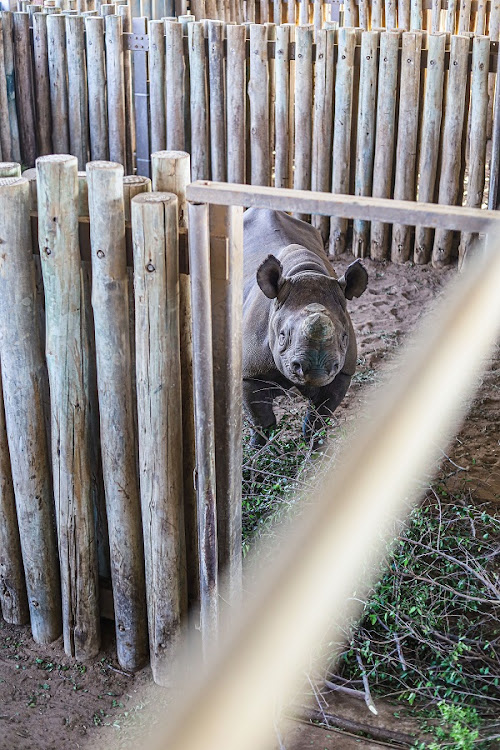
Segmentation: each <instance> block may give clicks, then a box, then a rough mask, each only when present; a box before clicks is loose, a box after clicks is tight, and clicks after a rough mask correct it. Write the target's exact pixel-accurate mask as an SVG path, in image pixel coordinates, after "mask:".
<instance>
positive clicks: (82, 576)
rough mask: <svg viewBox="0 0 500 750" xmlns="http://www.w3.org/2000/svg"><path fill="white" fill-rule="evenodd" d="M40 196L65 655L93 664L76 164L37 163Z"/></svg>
mask: <svg viewBox="0 0 500 750" xmlns="http://www.w3.org/2000/svg"><path fill="white" fill-rule="evenodd" d="M37 197H38V244H39V247H40V258H41V263H42V273H43V282H44V289H45V317H46V355H47V367H48V371H49V384H50V402H51V433H52V468H53V475H54V496H55V507H56V521H57V530H58V541H59V560H60V566H61V588H62V607H63V635H64V649H65V651H66V653H67V654H68V656H73V657H75V658H77V659H90V658H92V657H94V656H96V654H97V653H98V651H99V647H100V627H99V592H98V575H97V548H96V541H95V529H94V514H93V507H92V491H91V472H90V460H89V454H88V444H89V428H90V417H89V383H88V379H87V367H86V364H87V361H88V349H87V341H86V338H85V335H84V333H83V331H84V327H83V325H82V314H83V307H84V302H83V288H82V280H81V275H80V247H79V242H78V160H77V158H76V157H74V156H64V155H61V156H42V157H40V158H39V159H37Z"/></svg>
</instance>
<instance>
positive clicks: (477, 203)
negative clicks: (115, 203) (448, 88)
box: [458, 36, 490, 267]
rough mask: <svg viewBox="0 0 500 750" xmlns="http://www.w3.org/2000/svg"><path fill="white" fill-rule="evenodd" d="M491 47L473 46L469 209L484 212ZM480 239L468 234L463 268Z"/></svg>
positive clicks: (484, 41)
mask: <svg viewBox="0 0 500 750" xmlns="http://www.w3.org/2000/svg"><path fill="white" fill-rule="evenodd" d="M489 48H490V43H489V39H488V37H486V36H476V37H474V40H473V46H472V85H471V103H470V135H469V162H468V166H469V175H468V181H467V200H466V205H467V206H470V207H473V208H480V207H481V205H482V202H483V193H484V182H485V167H486V128H485V127H484V124H485V122H486V117H487V113H488V56H489ZM477 239H478V237H477V235H476V234H473V233H470V232H464V233H463V234H462V237H461V239H460V246H459V249H458V264H459V267H462V265H463V263H464V262H465V260H466V258H467V257H468V255H469V253H470V252H471V250H472V249H473V246H474V243H476V242H477Z"/></svg>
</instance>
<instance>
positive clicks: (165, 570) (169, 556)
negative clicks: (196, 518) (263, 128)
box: [132, 193, 186, 686]
mask: <svg viewBox="0 0 500 750" xmlns="http://www.w3.org/2000/svg"><path fill="white" fill-rule="evenodd" d="M177 216H178V214H177V197H176V196H175V195H172V194H171V193H143V194H142V195H137V196H136V197H135V198H134V199H133V200H132V237H133V246H134V286H135V315H136V352H137V411H138V420H139V465H140V487H141V504H142V519H143V529H144V556H145V562H146V591H147V600H148V621H149V643H150V655H151V669H152V671H153V678H154V680H155V682H156V683H158V684H160V685H163V686H169V685H170V686H171V685H175V683H176V681H177V679H178V678H179V675H176V666H177V659H178V657H179V656H180V654H181V652H182V649H181V646H182V636H183V630H184V623H183V622H182V619H183V616H184V613H185V610H186V604H185V602H184V601H183V598H184V594H185V584H184V579H185V547H184V511H183V507H182V506H183V488H182V470H183V469H182V413H181V409H180V408H179V407H180V403H181V361H180V350H179V250H178V241H179V240H178V231H179V230H178V218H177Z"/></svg>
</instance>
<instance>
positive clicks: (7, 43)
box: [0, 11, 21, 162]
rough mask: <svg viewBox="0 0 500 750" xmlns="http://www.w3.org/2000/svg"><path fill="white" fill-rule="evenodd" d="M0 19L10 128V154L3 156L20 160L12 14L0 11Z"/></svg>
mask: <svg viewBox="0 0 500 750" xmlns="http://www.w3.org/2000/svg"><path fill="white" fill-rule="evenodd" d="M0 21H1V24H2V31H3V67H4V73H5V81H6V85H7V108H8V113H9V129H10V156H9V154H4V155H3V158H4V159H7V160H12V161H18V162H20V161H21V144H20V138H19V123H18V116H17V109H16V86H15V75H14V47H13V43H12V35H13V14H12V13H10V12H9V11H1V12H0Z"/></svg>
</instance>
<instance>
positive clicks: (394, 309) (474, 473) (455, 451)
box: [0, 258, 500, 750]
mask: <svg viewBox="0 0 500 750" xmlns="http://www.w3.org/2000/svg"><path fill="white" fill-rule="evenodd" d="M351 260H352V259H351ZM348 261H349V259H348V258H345V259H340V261H339V262H338V263H336V264H335V265H336V267H337V268H338V270H339V271H342V269H343V267H345V265H346V264H347V262H348ZM366 266H367V269H368V272H369V275H370V280H369V287H368V290H367V292H366V293H365V294H364V295H363V297H361V298H360V299H359V300H354V301H353V302H351V303H350V311H351V314H352V319H353V323H354V326H355V329H356V331H357V336H358V343H359V368H358V372H357V374H356V376H355V378H354V381H353V384H352V387H351V389H350V391H349V393H348V396H347V398H346V399H345V402H344V403H343V404H342V406H341V407H340V408H339V410H338V412H337V419H338V420H339V421H342V420H345V422H346V423H348V422H350V421H351V420H353V419H355V417H356V415H357V414H359V413H360V411H362V410H363V405H364V403H365V400H366V396H367V392H368V389H369V387H370V386H371V385H373V384H376V383H377V382H378V381H379V380H380V377H381V374H382V372H383V371H384V369H385V368H386V367H388V368H389V369H390V368H391V364H390V363H391V358H392V357H393V355H394V354H395V353H396V352H398V351H399V349H400V347H401V344H402V343H403V341H404V340H405V338H406V337H407V335H408V333H409V332H410V331H411V330H412V329H413V328H414V327H415V324H416V323H417V321H418V320H419V319H420V318H421V316H422V315H423V314H424V313H425V312H426V311H427V310H429V309H430V308H431V307H432V305H433V304H434V302H435V300H436V299H437V298H438V297H439V296H440V294H441V293H442V291H443V289H444V287H445V285H446V283H447V282H448V281H449V280H450V278H451V277H452V276H453V275H454V271H453V270H451V269H450V270H446V271H435V270H434V269H432V268H430V267H427V266H424V267H415V266H412V265H410V264H407V265H404V266H395V265H392V264H375V263H372V262H370V261H366ZM499 418H500V358H499V356H498V351H497V352H496V354H495V356H494V357H493V358H492V359H491V361H490V362H489V363H488V366H487V371H486V374H485V375H484V377H483V378H482V383H481V387H480V390H479V393H478V395H477V398H476V399H475V400H474V402H473V404H472V408H471V411H470V414H469V416H468V418H467V419H466V421H465V424H464V425H463V427H462V429H461V432H460V434H459V435H458V437H457V438H456V439H455V440H454V441H453V444H452V445H451V447H450V448H449V450H448V455H449V457H450V459H451V460H452V461H453V462H454V463H455V464H456V465H457V466H460V467H462V468H461V469H460V470H458V469H456V468H455V469H454V471H453V472H451V473H453V475H454V476H453V477H452V478H451V481H453V482H455V483H456V484H457V485H461V486H463V487H466V488H467V489H470V490H471V492H472V493H473V496H474V497H476V498H477V499H478V500H482V499H489V500H493V501H499V500H500V449H499V430H498V425H499ZM450 466H451V467H453V465H452V464H450ZM103 632H104V646H103V651H102V653H101V654H100V656H99V658H98V659H97V660H96V661H95V662H92V663H90V664H76V663H75V662H74V661H72V660H71V659H68V658H67V657H66V656H65V655H64V651H63V649H62V644H61V641H58V642H56V643H55V644H52V645H50V646H45V647H40V646H36V645H34V644H33V642H32V641H31V638H30V632H29V628H28V627H23V628H19V627H12V626H8V625H6V624H5V623H3V622H2V621H0V750H11V749H19V750H67V749H68V750H69V749H70V748H71V749H73V748H76V749H79V748H88V747H92V746H96V743H97V744H100V745H101V747H106V748H109V747H112V746H113V747H117V748H126V747H131V746H132V745H131V741H130V738H131V737H132V736H134V735H135V731H134V730H133V729H131V725H133V724H134V721H135V720H136V719H137V720H138V722H139V724H141V723H146V725H148V724H149V719H145V722H144V721H142V720H141V717H142V716H144V717H145V714H146V712H145V711H144V706H145V704H146V703H147V702H149V701H150V700H151V695H152V696H153V698H152V700H155V699H156V698H155V697H159V695H160V694H161V692H162V691H160V690H159V689H156V688H151V687H149V689H150V690H152V693H151V695H150V698H148V699H145V698H144V697H143V692H142V691H143V690H144V689H145V688H147V687H148V686H150V684H151V678H150V670H149V669H148V668H146V669H144V670H142V671H141V672H139V673H138V674H136V675H128V674H125V673H122V672H120V671H119V669H118V666H117V662H116V658H115V655H114V650H113V626H112V624H111V623H104V624H103ZM334 708H335V709H336V710H339V711H340V710H343V711H358V712H361V713H359V720H360V721H365V720H367V721H370V718H369V714H368V712H367V711H366V707H365V706H364V705H362V706H361V708H359V709H358V708H356V707H354V708H353V707H352V706H350V707H348V708H346V706H345V705H344V706H343V707H341V706H339V705H338V703H337V702H336V703H335V704H334V705H332V711H333V710H334ZM386 711H387V713H386V714H385V715H384V717H385V718H386V719H387V721H388V722H392V725H394V723H396V724H397V721H396V720H394V717H393V711H394V709H393V707H388V708H387V709H386ZM282 733H283V746H284V747H286V750H305V749H306V748H314V749H315V750H331V749H333V748H342V750H351V748H352V749H354V748H363V749H364V750H368V749H369V750H372V749H374V748H378V747H379V745H378V744H377V743H375V742H368V741H365V740H363V739H361V738H359V737H351V736H347V735H339V734H338V733H337V732H333V731H330V732H328V731H325V730H322V729H319V728H311V727H308V726H306V725H305V724H302V723H298V722H294V721H293V722H292V721H289V720H287V721H286V722H285V723H284V725H283V729H282ZM101 743H103V744H101Z"/></svg>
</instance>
